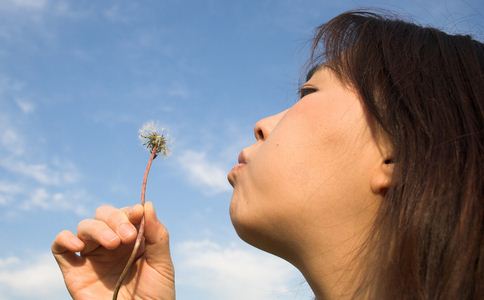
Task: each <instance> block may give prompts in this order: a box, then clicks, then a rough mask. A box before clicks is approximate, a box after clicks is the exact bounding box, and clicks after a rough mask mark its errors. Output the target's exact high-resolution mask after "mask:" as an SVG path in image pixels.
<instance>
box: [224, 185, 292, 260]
mask: <svg viewBox="0 0 484 300" xmlns="http://www.w3.org/2000/svg"><path fill="white" fill-rule="evenodd" d="M240 200H242V199H237V198H236V197H235V195H234V196H232V201H231V203H230V220H231V221H232V225H233V226H234V229H235V232H236V233H237V235H238V236H239V237H240V239H241V240H243V241H244V242H246V243H247V244H249V245H251V246H253V247H256V248H258V249H260V250H262V251H265V252H268V253H271V254H274V255H276V256H279V257H281V258H283V259H286V260H287V258H288V257H287V255H288V253H286V252H287V250H288V245H287V242H288V240H287V239H285V237H282V235H280V234H278V233H277V232H274V231H272V230H271V228H269V227H267V225H268V224H267V223H266V222H263V221H262V220H260V219H257V218H254V215H253V214H250V210H245V209H244V208H245V207H241V206H242V205H241V204H244V201H240ZM261 221H262V222H261ZM281 237H282V240H281Z"/></svg>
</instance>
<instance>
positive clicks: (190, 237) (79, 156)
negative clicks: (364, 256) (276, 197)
mask: <svg viewBox="0 0 484 300" xmlns="http://www.w3.org/2000/svg"><path fill="white" fill-rule="evenodd" d="M359 7H379V8H384V9H389V10H392V11H394V12H397V13H399V14H401V15H402V16H404V17H406V18H407V19H410V20H414V21H417V22H419V23H421V24H425V25H433V26H436V27H438V28H441V29H444V30H447V31H450V32H455V33H462V32H464V33H471V34H473V35H474V36H475V37H476V38H478V39H480V40H483V37H484V21H483V20H484V4H482V2H480V1H479V0H467V1H463V0H431V1H405V3H404V4H403V1H357V0H354V1H344V0H343V1H313V0H308V1H303V0H293V1H290V0H281V1H269V0H265V1H222V0H197V1H82V0H78V1H67V0H0V209H1V210H0V226H1V228H2V230H0V240H1V241H2V242H1V245H2V246H1V247H0V300H3V299H15V300H20V299H32V298H36V299H39V298H40V299H68V294H67V292H66V290H65V288H64V286H63V282H62V277H61V275H60V272H59V270H58V269H57V267H56V265H55V262H54V259H53V258H52V256H51V254H50V244H51V242H52V240H53V238H54V237H55V235H56V234H57V232H59V231H60V230H62V229H65V228H67V229H70V230H75V229H76V226H77V223H78V222H79V221H80V220H81V219H82V218H86V217H89V216H91V215H92V214H93V213H94V210H95V208H96V207H97V206H99V205H101V204H104V203H109V204H112V205H115V206H118V207H119V206H125V205H130V204H134V203H137V202H138V201H139V191H140V183H141V179H142V178H141V177H142V175H143V171H144V168H145V164H146V160H147V158H148V153H147V152H146V151H145V150H144V149H143V147H142V146H141V144H140V142H139V141H138V138H137V131H138V129H139V128H140V127H141V125H142V124H143V123H145V122H146V121H149V120H154V121H157V122H159V124H160V125H161V126H163V127H166V128H167V130H168V131H169V134H170V136H171V141H172V149H171V151H172V155H171V156H169V157H168V158H165V159H157V160H155V162H154V165H153V168H152V172H151V174H150V179H149V183H148V191H147V198H148V199H149V200H152V201H154V203H155V207H156V208H157V212H158V214H159V216H160V218H161V219H162V220H163V222H164V223H165V225H166V226H167V227H168V229H169V230H170V233H171V240H172V253H173V257H174V262H175V267H176V271H177V274H176V276H177V278H176V280H177V284H178V285H177V295H178V298H179V299H201V300H203V299H235V300H237V299H263V300H265V299H311V291H310V290H309V288H308V286H307V284H306V283H305V282H304V279H303V278H302V277H301V276H300V275H299V274H298V272H297V270H295V269H294V268H293V267H292V266H290V265H289V264H287V263H286V262H284V261H282V260H280V259H278V258H276V257H273V256H271V255H269V254H266V253H263V252H261V251H259V250H256V249H253V248H251V247H250V246H248V245H246V244H244V243H243V242H242V241H240V240H239V239H238V237H237V235H236V234H235V232H234V230H233V228H232V226H231V223H230V219H229V215H228V207H229V201H230V196H231V186H230V185H229V183H228V182H227V180H226V173H227V172H228V171H229V170H230V169H231V167H232V166H233V165H234V164H235V162H236V160H237V155H238V153H239V151H240V150H241V149H242V148H243V147H245V146H247V145H249V144H251V143H252V142H253V141H254V138H253V134H252V128H253V126H254V124H255V122H256V121H257V120H258V119H260V118H262V117H264V116H267V115H269V114H273V113H276V112H279V111H281V110H283V109H286V108H288V107H290V106H291V105H292V104H293V103H294V102H295V100H296V90H297V87H298V84H299V83H300V80H301V78H302V70H303V68H302V67H303V64H304V62H305V60H306V58H307V56H308V42H309V41H310V39H311V36H312V33H313V29H314V28H315V27H316V26H318V25H320V24H321V23H323V22H325V21H327V20H329V19H330V18H331V17H333V16H335V15H337V14H338V13H341V12H343V11H345V10H348V9H354V8H359Z"/></svg>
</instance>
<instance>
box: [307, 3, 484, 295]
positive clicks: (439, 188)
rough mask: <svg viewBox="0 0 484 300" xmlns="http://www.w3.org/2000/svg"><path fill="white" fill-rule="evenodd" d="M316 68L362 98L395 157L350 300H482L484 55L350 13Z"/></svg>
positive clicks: (340, 20) (409, 26)
mask: <svg viewBox="0 0 484 300" xmlns="http://www.w3.org/2000/svg"><path fill="white" fill-rule="evenodd" d="M311 65H313V66H320V65H324V66H327V67H329V68H331V69H332V70H333V71H334V72H335V73H336V74H337V75H338V76H339V77H340V79H341V80H343V82H345V83H346V84H348V85H350V86H351V87H352V88H354V89H355V90H356V91H357V92H358V94H359V95H360V97H361V100H362V101H363V103H364V106H365V109H366V111H367V113H368V114H369V116H370V119H371V120H372V121H373V122H374V124H375V127H376V128H377V129H378V130H379V131H380V132H381V133H382V134H383V135H382V136H385V138H386V139H387V140H388V141H389V143H390V144H391V149H392V153H391V155H392V156H391V157H389V160H388V161H387V163H393V164H394V166H393V177H392V183H391V187H390V188H389V189H388V190H387V191H386V194H385V197H384V199H383V201H382V202H381V206H380V208H379V211H378V213H377V217H376V219H375V222H374V224H373V227H372V228H371V231H370V234H369V236H368V239H367V240H366V242H365V243H364V247H362V248H361V249H360V251H361V252H359V258H361V259H360V260H358V261H361V263H362V264H364V265H362V268H361V269H362V270H364V274H361V275H362V276H360V277H359V278H360V279H361V282H360V285H359V288H358V289H357V290H356V292H355V294H354V297H353V298H355V299H363V298H365V299H484V287H483V284H484V282H483V272H484V268H483V266H484V262H483V259H484V256H483V234H484V230H483V229H484V224H483V222H484V206H483V205H484V203H483V202H484V195H483V193H484V188H483V181H484V174H483V173H484V171H483V170H484V167H483V164H482V162H483V153H484V149H483V143H484V140H483V135H484V127H483V120H484V45H483V44H482V43H481V42H478V41H476V40H474V39H472V38H471V37H470V36H469V35H450V34H447V33H445V32H442V31H440V30H438V29H435V28H431V27H422V26H419V25H416V24H413V23H409V22H405V21H402V20H401V19H399V18H397V17H395V16H388V15H383V14H379V13H374V12H367V11H351V12H347V13H343V14H341V15H339V16H337V17H335V18H334V19H332V20H330V21H329V22H328V23H326V24H323V25H322V26H320V27H318V29H317V33H316V36H315V39H314V41H313V47H312V56H311ZM309 76H311V74H309ZM363 267H364V268H363Z"/></svg>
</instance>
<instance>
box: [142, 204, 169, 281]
mask: <svg viewBox="0 0 484 300" xmlns="http://www.w3.org/2000/svg"><path fill="white" fill-rule="evenodd" d="M144 207H145V212H144V214H145V234H144V235H145V253H144V256H145V259H146V262H147V263H148V265H150V266H151V267H153V268H154V269H155V270H157V271H158V272H160V274H163V275H166V276H167V277H169V278H170V279H172V280H174V269H173V262H172V260H171V255H170V244H169V235H168V230H166V228H165V226H164V225H163V224H161V223H160V221H159V220H158V218H157V216H156V212H155V208H154V207H153V202H150V201H148V202H146V203H145V205H144Z"/></svg>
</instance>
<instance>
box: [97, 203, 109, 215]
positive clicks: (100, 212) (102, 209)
mask: <svg viewBox="0 0 484 300" xmlns="http://www.w3.org/2000/svg"><path fill="white" fill-rule="evenodd" d="M111 208H112V206H111V205H108V204H103V205H101V206H99V207H98V208H96V216H101V215H103V214H104V213H105V212H106V211H108V210H109V209H111Z"/></svg>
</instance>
